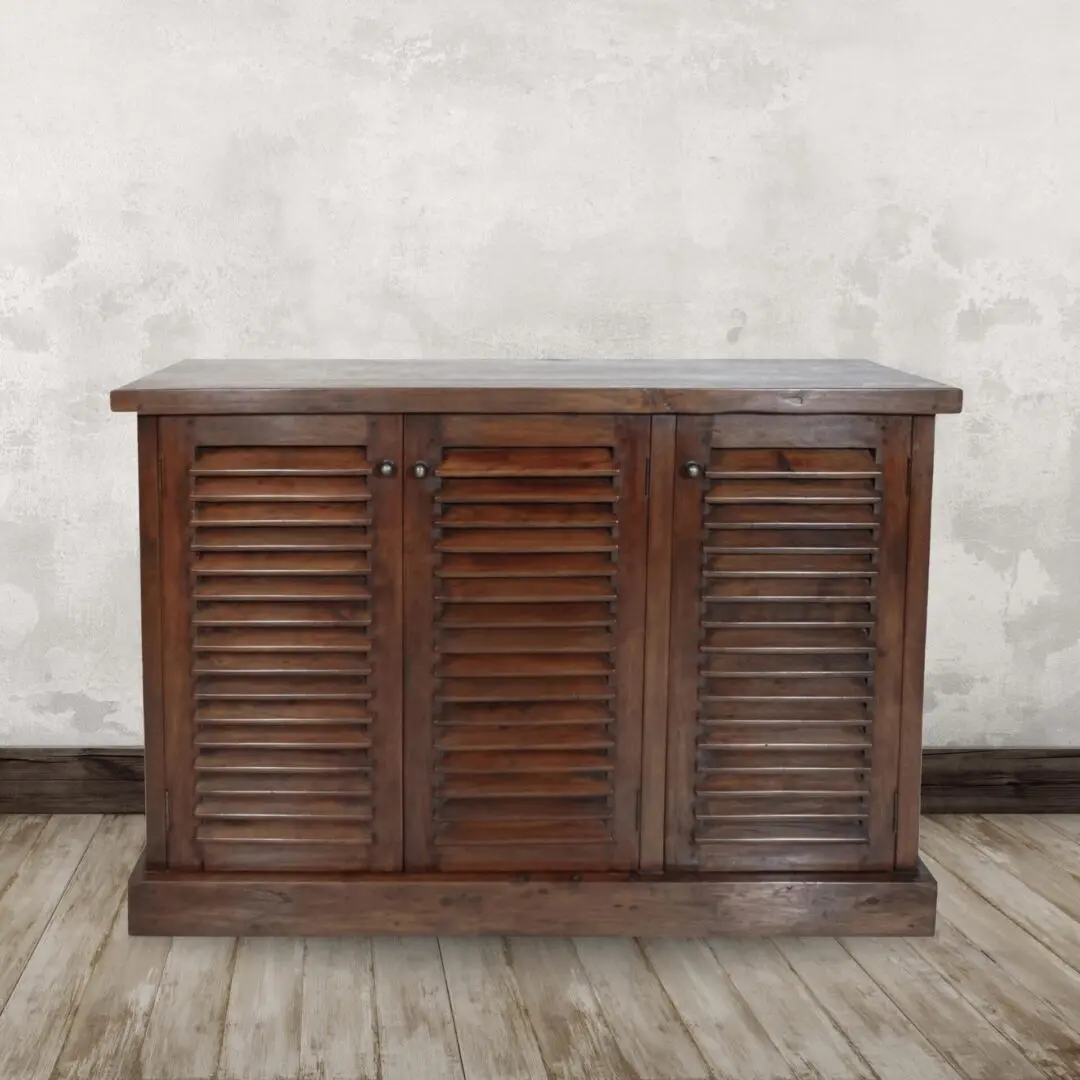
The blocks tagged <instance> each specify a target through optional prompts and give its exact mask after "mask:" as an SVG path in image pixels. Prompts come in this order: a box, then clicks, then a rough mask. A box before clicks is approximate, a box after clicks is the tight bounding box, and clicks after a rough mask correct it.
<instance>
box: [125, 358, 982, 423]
mask: <svg viewBox="0 0 1080 1080" xmlns="http://www.w3.org/2000/svg"><path fill="white" fill-rule="evenodd" d="M111 400H112V408H113V409H114V410H116V411H120V412H124V411H138V412H146V413H173V414H182V413H200V412H217V413H220V412H285V411H295V412H446V411H454V410H460V411H479V412H538V411H539V412H543V411H551V412H608V411H612V412H647V413H648V412H661V413H662V412H694V413H701V412H741V411H761V412H811V413H814V412H895V413H937V412H959V410H960V402H961V395H960V391H959V390H958V389H956V388H955V387H951V386H946V385H944V384H942V383H938V382H934V381H932V380H930V379H924V378H922V377H921V376H918V375H909V374H907V373H905V372H902V371H897V370H895V369H893V368H887V367H883V366H881V365H880V364H875V363H872V362H870V361H869V360H796V359H787V360H768V359H761V360H747V359H740V360H568V359H550V360H183V361H181V362H180V363H178V364H173V365H172V366H171V367H167V368H165V369H163V370H161V371H158V372H155V373H153V374H151V375H147V376H145V377H143V378H141V379H137V380H136V381H135V382H132V383H129V384H128V385H127V386H124V387H121V388H120V389H117V390H114V391H113V393H112V399H111Z"/></svg>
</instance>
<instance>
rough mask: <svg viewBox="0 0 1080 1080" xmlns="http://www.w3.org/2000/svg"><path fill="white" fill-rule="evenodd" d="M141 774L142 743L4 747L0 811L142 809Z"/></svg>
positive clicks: (109, 811)
mask: <svg viewBox="0 0 1080 1080" xmlns="http://www.w3.org/2000/svg"><path fill="white" fill-rule="evenodd" d="M143 774H144V756H143V750H142V748H141V747H138V748H135V747H108V748H105V747H103V748H82V747H78V748H77V747H59V748H44V747H41V748H36V747H35V748H22V747H16V746H4V747H0V814H141V813H143V812H144V805H145V804H144V792H145V791H146V790H147V789H146V788H145V787H144V784H143ZM147 820H148V822H149V820H150V819H149V818H148V819H147Z"/></svg>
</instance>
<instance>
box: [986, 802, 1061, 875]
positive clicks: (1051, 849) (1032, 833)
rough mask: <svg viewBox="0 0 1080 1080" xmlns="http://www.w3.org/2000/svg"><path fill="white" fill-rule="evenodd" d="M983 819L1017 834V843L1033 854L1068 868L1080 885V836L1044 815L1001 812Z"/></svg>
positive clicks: (1058, 866)
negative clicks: (1070, 832) (1041, 817)
mask: <svg viewBox="0 0 1080 1080" xmlns="http://www.w3.org/2000/svg"><path fill="white" fill-rule="evenodd" d="M983 820H985V821H987V822H989V823H991V824H992V825H993V826H994V827H995V828H997V829H1000V830H1001V831H1002V832H1005V833H1008V834H1009V835H1010V836H1012V837H1015V840H1016V842H1017V843H1019V844H1022V845H1024V846H1026V847H1027V848H1029V849H1030V850H1031V851H1032V852H1033V853H1035V854H1037V855H1039V856H1041V857H1042V858H1046V859H1049V860H1050V861H1051V862H1052V863H1053V864H1054V866H1055V867H1057V868H1059V869H1060V870H1062V871H1068V873H1069V874H1070V875H1072V877H1073V880H1074V881H1076V885H1077V886H1080V843H1078V842H1077V839H1078V837H1072V836H1069V835H1068V833H1063V832H1061V831H1060V830H1058V829H1055V828H1054V827H1053V826H1052V825H1051V824H1049V822H1046V821H1043V820H1042V819H1040V818H1037V817H1031V816H1025V815H1021V814H1000V815H994V816H992V817H986V818H984V819H983ZM1074 888H1075V887H1074Z"/></svg>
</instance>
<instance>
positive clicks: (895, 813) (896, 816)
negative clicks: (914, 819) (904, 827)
mask: <svg viewBox="0 0 1080 1080" xmlns="http://www.w3.org/2000/svg"><path fill="white" fill-rule="evenodd" d="M899 828H900V792H899V791H894V792H893V797H892V831H893V832H896V831H897V830H898V829H899Z"/></svg>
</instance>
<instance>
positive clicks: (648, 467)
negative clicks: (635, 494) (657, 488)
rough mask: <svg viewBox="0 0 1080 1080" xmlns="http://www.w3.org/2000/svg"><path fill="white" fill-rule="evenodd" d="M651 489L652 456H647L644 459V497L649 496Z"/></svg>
mask: <svg viewBox="0 0 1080 1080" xmlns="http://www.w3.org/2000/svg"><path fill="white" fill-rule="evenodd" d="M651 491H652V458H651V457H647V458H646V459H645V498H646V499H647V498H648V497H649V493H650V492H651Z"/></svg>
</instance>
